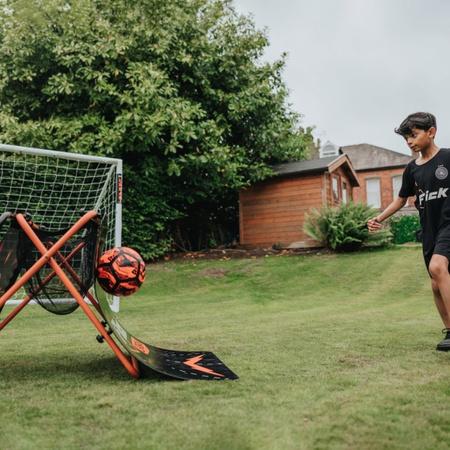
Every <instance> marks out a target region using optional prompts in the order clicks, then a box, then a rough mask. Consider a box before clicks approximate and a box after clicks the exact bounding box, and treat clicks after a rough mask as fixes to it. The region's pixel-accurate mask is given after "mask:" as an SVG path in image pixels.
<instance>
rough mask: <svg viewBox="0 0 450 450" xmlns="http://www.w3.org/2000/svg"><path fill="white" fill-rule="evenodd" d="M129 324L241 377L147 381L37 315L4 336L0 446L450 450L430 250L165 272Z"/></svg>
mask: <svg viewBox="0 0 450 450" xmlns="http://www.w3.org/2000/svg"><path fill="white" fill-rule="evenodd" d="M4 316H5V312H3V313H2V317H4ZM119 317H120V318H121V322H122V324H123V325H124V326H125V327H126V328H127V329H128V330H130V331H131V332H133V333H134V334H135V335H136V336H137V337H139V338H141V339H142V340H143V341H145V342H148V343H151V344H153V345H158V346H161V347H166V348H173V349H180V350H211V351H214V353H216V355H217V356H219V358H221V359H222V360H223V361H224V362H225V363H226V364H227V365H228V366H229V367H230V368H231V369H232V370H233V371H235V372H236V373H237V374H238V375H239V376H240V380H238V381H223V382H206V381H204V382H202V381H189V382H185V381H168V380H164V379H161V378H159V377H157V376H154V377H150V378H146V379H141V380H135V379H133V378H131V377H130V376H129V375H128V373H127V372H126V370H125V369H124V368H123V367H122V366H121V364H120V362H119V361H118V360H117V358H116V357H115V356H114V354H113V353H112V352H111V351H110V349H109V347H108V346H107V345H106V344H102V345H99V344H98V343H97V341H96V339H95V335H96V334H97V332H96V330H95V329H94V327H93V326H92V324H91V323H90V322H89V320H88V319H87V318H86V317H85V315H84V314H83V312H82V311H78V310H77V311H76V312H75V313H73V314H71V315H69V316H54V315H51V314H49V313H47V312H46V311H44V310H43V309H41V308H39V307H36V306H33V307H27V308H25V310H24V311H22V312H21V313H20V315H19V316H18V317H17V318H16V319H15V320H14V321H12V322H11V324H9V325H8V326H7V327H6V328H5V329H4V330H3V331H2V332H1V334H0V355H1V356H0V361H1V363H0V364H1V366H0V367H1V369H0V370H1V372H0V373H1V376H0V400H1V401H0V447H1V448H2V450H9V449H11V450H19V449H20V450H21V449H62V448H64V449H174V450H175V449H177V450H178V449H208V450H210V449H211V450H213V449H220V450H222V449H377V450H378V449H408V450H411V449H431V448H432V449H447V448H448V442H449V440H450V421H449V420H448V412H447V409H446V407H447V402H448V397H449V395H450V383H449V382H448V375H449V373H450V355H448V354H446V353H442V352H437V351H435V346H436V343H437V342H438V341H439V340H440V339H441V338H442V335H441V333H440V330H441V328H442V324H441V322H440V319H439V317H438V314H437V312H436V310H435V307H434V305H433V301H432V297H431V290H430V288H429V280H428V276H427V274H426V272H425V268H424V265H423V263H422V256H421V250H420V248H418V247H397V248H392V249H389V250H385V251H373V252H367V253H359V254H354V255H313V256H298V255H297V256H282V257H266V258H259V259H246V260H220V261H216V262H206V261H173V262H166V263H157V264H153V265H150V266H149V268H148V272H147V281H146V283H145V285H144V286H143V287H142V288H141V290H140V291H139V292H138V293H137V294H135V295H133V296H132V297H129V298H126V299H123V300H122V303H121V311H120V313H119Z"/></svg>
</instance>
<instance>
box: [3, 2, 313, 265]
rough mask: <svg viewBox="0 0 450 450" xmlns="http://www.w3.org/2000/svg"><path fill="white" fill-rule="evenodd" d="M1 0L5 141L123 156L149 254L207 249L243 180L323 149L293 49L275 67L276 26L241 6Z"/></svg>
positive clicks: (136, 236) (139, 238) (134, 239)
mask: <svg viewBox="0 0 450 450" xmlns="http://www.w3.org/2000/svg"><path fill="white" fill-rule="evenodd" d="M1 5H3V6H2V12H1V16H0V27H1V36H0V104H1V106H0V139H1V141H2V142H3V143H10V144H17V145H23V146H33V147H41V148H48V149H53V150H62V151H69V152H76V153H88V154H95V155H104V156H112V157H119V158H122V159H123V160H124V165H125V167H126V175H125V178H124V211H125V213H126V214H125V217H124V221H125V223H124V240H125V241H126V242H128V244H133V245H134V246H135V247H136V246H137V247H139V249H140V251H141V252H142V253H143V254H144V256H145V257H147V258H149V257H154V256H157V255H158V254H160V253H162V252H164V251H166V249H167V245H168V244H169V242H171V241H173V240H174V239H176V242H177V243H178V245H179V246H180V247H190V249H192V248H194V247H201V246H202V245H205V244H206V243H207V241H208V239H211V236H212V234H211V233H212V231H211V230H212V228H211V226H210V225H211V224H214V223H215V224H216V225H217V224H218V223H219V221H227V220H228V221H230V222H234V223H235V218H236V210H237V194H236V193H237V191H238V189H239V188H241V187H242V186H245V185H246V184H248V183H250V182H252V181H256V180H260V179H263V178H265V177H267V176H270V174H271V171H270V169H269V167H268V166H269V165H270V164H273V163H277V162H282V161H283V162H284V161H290V160H299V159H302V157H303V155H304V154H305V152H306V150H307V149H308V147H311V145H313V138H312V135H311V130H307V132H304V131H303V130H302V129H301V128H300V126H299V124H300V117H299V115H298V114H297V113H295V112H293V111H292V110H291V108H290V105H289V104H288V103H287V95H288V90H287V88H286V86H285V84H284V82H283V80H282V72H283V68H284V65H285V56H284V55H281V57H280V59H279V60H278V61H276V62H274V63H271V64H270V63H265V62H262V55H263V52H264V49H265V48H266V47H267V45H268V44H269V42H268V39H267V36H266V33H265V31H264V30H257V29H256V28H255V25H254V23H253V22H252V20H251V18H249V17H246V16H242V15H238V14H237V13H236V11H235V10H234V8H233V4H232V2H231V1H228V0H223V1H220V0H171V1H166V0H3V1H2V2H1ZM200 224H202V225H204V226H205V227H206V228H208V227H209V229H205V230H204V231H203V232H202V233H203V234H202V235H201V236H200V235H199V232H197V235H196V236H195V238H192V237H189V234H188V233H187V232H186V230H191V231H193V233H194V235H195V227H196V226H198V225H200ZM207 225H208V226H207ZM198 229H200V227H198ZM194 241H196V242H194Z"/></svg>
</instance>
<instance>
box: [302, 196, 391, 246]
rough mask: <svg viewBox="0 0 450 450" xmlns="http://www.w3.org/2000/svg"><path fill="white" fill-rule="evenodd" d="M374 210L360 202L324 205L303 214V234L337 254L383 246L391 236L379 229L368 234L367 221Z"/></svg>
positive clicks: (374, 213)
mask: <svg viewBox="0 0 450 450" xmlns="http://www.w3.org/2000/svg"><path fill="white" fill-rule="evenodd" d="M374 216H376V211H375V210H374V209H372V208H371V207H369V206H367V205H366V204H365V203H363V202H357V203H353V202H348V203H343V204H341V205H340V206H338V207H336V208H332V207H330V206H324V207H323V208H322V209H321V210H320V211H318V210H316V209H312V210H311V215H308V214H306V215H305V224H304V227H303V229H304V231H305V232H306V233H307V234H308V235H309V236H311V237H312V238H313V239H314V240H316V241H318V242H320V243H322V244H323V245H324V246H325V247H326V248H328V249H329V250H332V251H336V252H354V251H357V250H359V249H360V248H361V247H362V246H364V245H370V244H371V245H378V246H384V245H387V244H388V243H389V237H390V233H389V231H387V230H380V231H378V232H377V233H369V230H368V229H367V225H366V224H367V221H368V220H369V219H370V218H372V217H374Z"/></svg>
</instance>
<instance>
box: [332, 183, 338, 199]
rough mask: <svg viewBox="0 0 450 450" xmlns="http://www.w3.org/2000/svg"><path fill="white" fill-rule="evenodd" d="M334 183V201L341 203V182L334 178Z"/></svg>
mask: <svg viewBox="0 0 450 450" xmlns="http://www.w3.org/2000/svg"><path fill="white" fill-rule="evenodd" d="M332 183H333V201H335V202H338V201H339V181H338V179H337V178H335V177H333V178H332Z"/></svg>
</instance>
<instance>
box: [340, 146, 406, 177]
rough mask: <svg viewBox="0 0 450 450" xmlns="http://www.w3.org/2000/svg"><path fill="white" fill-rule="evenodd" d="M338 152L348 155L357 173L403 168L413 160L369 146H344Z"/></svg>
mask: <svg viewBox="0 0 450 450" xmlns="http://www.w3.org/2000/svg"><path fill="white" fill-rule="evenodd" d="M340 150H341V152H342V153H344V154H346V155H348V157H349V159H350V161H351V162H352V164H353V167H354V168H355V170H357V171H359V170H377V169H381V168H383V169H388V168H398V167H405V166H406V165H407V164H408V163H409V162H410V161H411V159H412V158H413V157H412V156H408V155H405V154H403V153H399V152H394V151H392V150H387V149H385V148H382V147H377V146H375V145H370V144H358V145H346V146H344V147H341V148H340Z"/></svg>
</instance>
